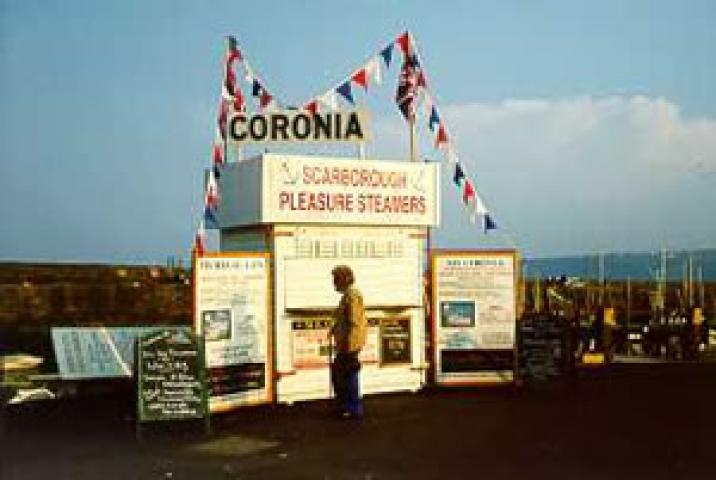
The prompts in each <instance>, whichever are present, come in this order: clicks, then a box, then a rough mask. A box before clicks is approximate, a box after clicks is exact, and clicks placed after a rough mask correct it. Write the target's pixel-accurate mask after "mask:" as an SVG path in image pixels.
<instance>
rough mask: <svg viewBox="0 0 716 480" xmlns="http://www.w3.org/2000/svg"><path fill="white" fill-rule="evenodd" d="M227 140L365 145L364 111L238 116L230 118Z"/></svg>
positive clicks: (234, 141)
mask: <svg viewBox="0 0 716 480" xmlns="http://www.w3.org/2000/svg"><path fill="white" fill-rule="evenodd" d="M228 139H229V142H230V143H232V144H234V145H241V144H245V143H258V142H358V143H360V142H365V141H366V140H368V131H367V114H366V112H365V111H360V110H357V111H335V112H326V113H316V114H312V113H310V112H306V111H300V110H287V111H276V112H266V113H257V114H245V113H235V114H234V115H232V116H231V117H230V118H229V122H228Z"/></svg>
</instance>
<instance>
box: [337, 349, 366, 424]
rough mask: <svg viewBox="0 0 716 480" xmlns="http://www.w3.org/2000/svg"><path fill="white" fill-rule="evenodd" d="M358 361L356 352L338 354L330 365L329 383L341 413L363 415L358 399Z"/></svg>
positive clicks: (359, 399) (361, 404)
mask: <svg viewBox="0 0 716 480" xmlns="http://www.w3.org/2000/svg"><path fill="white" fill-rule="evenodd" d="M360 368H361V365H360V361H358V352H350V353H348V352H338V353H337V354H336V358H335V359H333V363H332V364H331V381H332V383H333V390H334V391H335V393H336V403H337V404H338V408H339V409H340V410H341V412H343V413H348V414H351V415H356V416H361V415H363V403H362V402H361V398H360Z"/></svg>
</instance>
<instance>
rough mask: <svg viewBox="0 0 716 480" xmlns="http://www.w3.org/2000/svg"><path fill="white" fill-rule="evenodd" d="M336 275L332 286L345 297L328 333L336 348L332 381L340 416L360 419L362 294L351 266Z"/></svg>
mask: <svg viewBox="0 0 716 480" xmlns="http://www.w3.org/2000/svg"><path fill="white" fill-rule="evenodd" d="M331 273H332V274H333V286H334V287H335V289H336V291H337V292H338V293H341V294H343V296H342V297H341V301H340V303H339V304H338V308H337V309H336V312H335V322H334V324H333V326H332V327H331V330H330V331H329V332H328V335H329V338H330V337H333V339H334V341H335V346H336V356H335V358H334V359H333V363H331V382H332V383H333V390H334V391H335V393H336V401H337V404H338V405H337V406H338V409H339V414H340V416H341V417H343V418H361V417H362V416H363V404H362V403H361V399H360V378H359V375H358V374H359V372H360V368H361V365H360V361H359V360H358V354H359V353H360V351H361V349H362V348H363V346H364V345H365V337H366V330H367V327H368V325H367V321H366V318H365V309H364V308H363V295H362V294H361V293H360V291H359V290H358V289H357V288H356V287H355V286H354V285H353V284H354V282H355V277H354V276H353V271H352V270H351V268H350V267H348V266H346V265H338V266H337V267H335V268H334V269H333V270H332V271H331Z"/></svg>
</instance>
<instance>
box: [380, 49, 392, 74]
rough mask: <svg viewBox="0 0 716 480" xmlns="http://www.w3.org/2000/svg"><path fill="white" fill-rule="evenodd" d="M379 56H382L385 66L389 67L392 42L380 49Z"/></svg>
mask: <svg viewBox="0 0 716 480" xmlns="http://www.w3.org/2000/svg"><path fill="white" fill-rule="evenodd" d="M380 56H381V57H383V61H384V62H385V68H390V59H391V58H393V44H392V43H391V44H390V45H388V46H387V47H385V48H384V49H383V50H381V51H380Z"/></svg>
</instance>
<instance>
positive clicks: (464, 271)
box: [432, 250, 517, 384]
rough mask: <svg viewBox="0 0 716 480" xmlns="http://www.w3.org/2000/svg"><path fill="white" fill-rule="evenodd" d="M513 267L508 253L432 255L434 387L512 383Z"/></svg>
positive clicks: (512, 254)
mask: <svg viewBox="0 0 716 480" xmlns="http://www.w3.org/2000/svg"><path fill="white" fill-rule="evenodd" d="M515 264H516V252H515V251H513V250H498V251H493V250H489V251H479V250H476V251H446V250H442V251H436V252H434V254H433V258H432V272H433V279H432V282H433V283H432V286H433V291H432V297H433V299H432V300H433V305H432V306H433V308H432V311H433V312H435V315H434V318H433V329H432V333H433V345H434V348H433V352H434V356H433V362H434V365H435V380H436V383H438V384H471V383H485V382H488V383H495V382H504V381H512V380H514V369H515V325H516V291H517V289H516V274H515Z"/></svg>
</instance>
